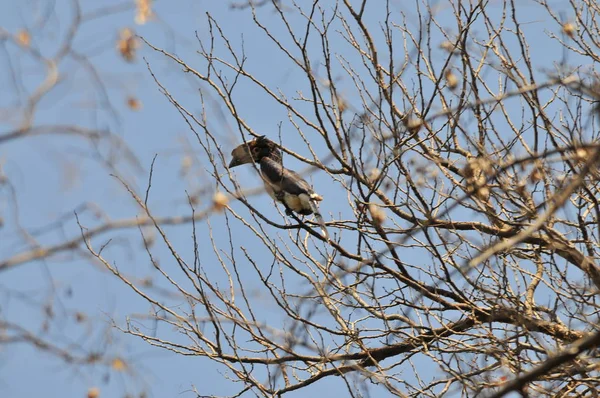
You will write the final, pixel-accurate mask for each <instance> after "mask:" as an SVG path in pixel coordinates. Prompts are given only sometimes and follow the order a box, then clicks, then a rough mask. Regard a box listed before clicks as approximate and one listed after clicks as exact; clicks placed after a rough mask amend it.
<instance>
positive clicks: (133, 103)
mask: <svg viewBox="0 0 600 398" xmlns="http://www.w3.org/2000/svg"><path fill="white" fill-rule="evenodd" d="M127 106H128V107H129V109H131V110H132V111H139V110H140V109H142V101H140V100H139V99H137V98H135V97H127Z"/></svg>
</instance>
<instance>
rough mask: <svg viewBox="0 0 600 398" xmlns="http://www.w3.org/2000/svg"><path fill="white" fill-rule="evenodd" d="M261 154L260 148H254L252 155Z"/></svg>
mask: <svg viewBox="0 0 600 398" xmlns="http://www.w3.org/2000/svg"><path fill="white" fill-rule="evenodd" d="M259 152H260V148H259V147H257V146H255V147H252V153H259Z"/></svg>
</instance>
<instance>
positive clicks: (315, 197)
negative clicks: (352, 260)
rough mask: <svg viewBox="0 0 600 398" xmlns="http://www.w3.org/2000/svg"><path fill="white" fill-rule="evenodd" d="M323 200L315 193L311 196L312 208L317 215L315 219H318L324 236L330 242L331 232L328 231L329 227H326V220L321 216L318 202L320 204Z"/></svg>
mask: <svg viewBox="0 0 600 398" xmlns="http://www.w3.org/2000/svg"><path fill="white" fill-rule="evenodd" d="M321 200H323V197H322V196H321V195H319V194H317V193H313V194H311V195H310V201H309V202H310V207H311V208H312V211H313V213H314V215H315V218H316V219H317V222H318V223H319V226H320V227H321V231H323V235H324V236H325V238H326V239H327V240H329V232H328V231H327V227H326V226H325V220H323V216H322V215H321V212H320V211H319V206H318V205H317V202H320V201H321Z"/></svg>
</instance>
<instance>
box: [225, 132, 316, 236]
mask: <svg viewBox="0 0 600 398" xmlns="http://www.w3.org/2000/svg"><path fill="white" fill-rule="evenodd" d="M231 155H232V160H231V163H230V164H229V167H236V166H239V165H242V164H247V163H252V162H255V163H258V164H259V166H260V171H261V177H262V179H263V181H264V184H265V189H266V191H267V192H268V193H269V195H270V196H271V197H272V198H273V199H275V200H277V201H279V202H281V203H283V204H284V205H285V207H286V211H288V212H289V211H294V212H296V213H298V214H302V215H305V216H306V215H310V214H313V213H314V214H315V216H316V217H317V221H318V222H319V224H320V225H321V228H322V229H323V233H324V234H325V236H328V235H327V229H326V228H325V223H324V221H323V217H322V216H321V214H320V213H319V208H318V206H317V202H318V201H320V200H322V199H323V198H322V197H321V196H320V195H318V194H317V193H315V191H314V190H313V188H312V187H311V186H310V184H309V183H308V182H306V180H304V179H303V178H302V177H301V176H300V175H299V174H298V173H296V172H294V171H292V170H288V169H286V168H285V167H283V161H282V154H281V150H280V149H279V147H277V145H276V144H275V143H274V142H273V141H271V140H269V139H268V138H266V137H264V136H262V137H258V138H255V139H254V140H252V141H248V142H245V143H243V144H241V145H239V146H238V147H237V148H235V149H234V150H233V151H232V152H231Z"/></svg>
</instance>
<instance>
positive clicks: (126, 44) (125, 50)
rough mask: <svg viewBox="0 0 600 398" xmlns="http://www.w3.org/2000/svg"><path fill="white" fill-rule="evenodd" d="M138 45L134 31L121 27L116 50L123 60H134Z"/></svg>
mask: <svg viewBox="0 0 600 398" xmlns="http://www.w3.org/2000/svg"><path fill="white" fill-rule="evenodd" d="M139 46H140V44H139V42H138V39H137V37H135V32H134V31H133V30H132V29H129V28H123V29H121V31H120V32H119V40H118V42H117V50H118V51H119V53H120V54H121V56H122V57H123V59H124V60H125V61H127V62H133V61H134V60H135V53H136V51H137V49H138V48H139Z"/></svg>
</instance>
